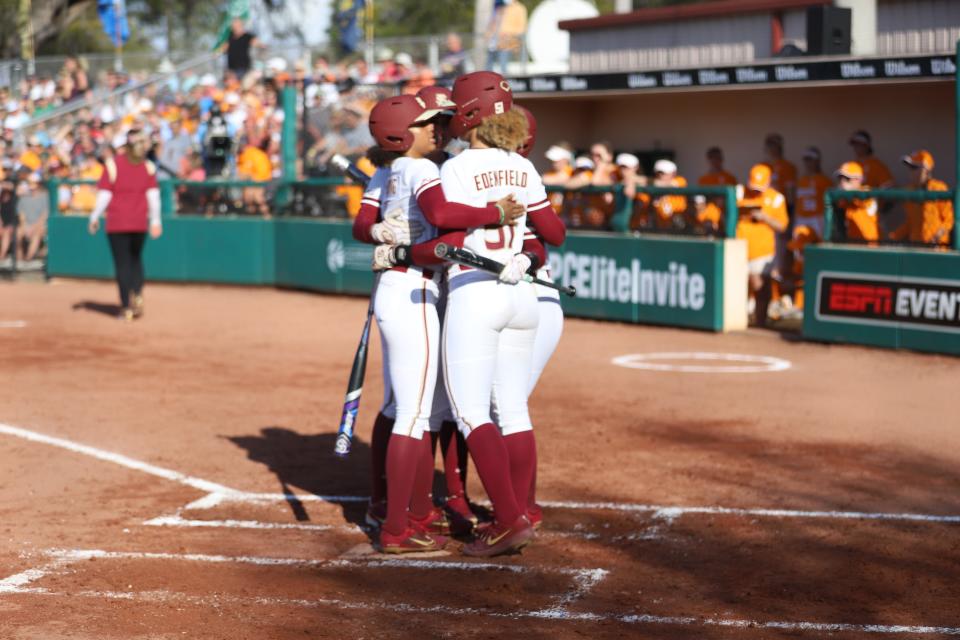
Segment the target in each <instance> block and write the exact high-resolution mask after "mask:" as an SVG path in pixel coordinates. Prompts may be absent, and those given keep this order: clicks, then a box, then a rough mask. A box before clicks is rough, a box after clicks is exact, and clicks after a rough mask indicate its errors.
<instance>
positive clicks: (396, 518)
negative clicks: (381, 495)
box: [383, 434, 423, 536]
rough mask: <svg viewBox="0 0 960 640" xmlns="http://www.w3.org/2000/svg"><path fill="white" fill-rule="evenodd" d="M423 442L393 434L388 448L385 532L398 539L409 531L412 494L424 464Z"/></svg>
mask: <svg viewBox="0 0 960 640" xmlns="http://www.w3.org/2000/svg"><path fill="white" fill-rule="evenodd" d="M422 450H423V441H422V440H415V439H413V438H411V437H409V436H400V435H397V434H393V435H392V436H390V444H389V445H388V446H387V519H386V521H385V522H384V523H383V530H384V531H386V532H387V533H389V534H391V535H395V536H398V535H400V534H402V533H403V532H404V531H405V530H406V529H407V509H408V507H409V506H410V494H411V493H413V483H414V479H415V476H416V473H417V466H418V465H419V464H420V459H421V457H422V456H421V455H420V454H421V451H422Z"/></svg>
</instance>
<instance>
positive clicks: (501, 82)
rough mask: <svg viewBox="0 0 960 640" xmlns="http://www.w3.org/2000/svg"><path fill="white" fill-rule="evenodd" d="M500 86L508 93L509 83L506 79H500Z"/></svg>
mask: <svg viewBox="0 0 960 640" xmlns="http://www.w3.org/2000/svg"><path fill="white" fill-rule="evenodd" d="M500 88H501V89H503V90H504V91H506V92H508V93H509V92H510V83H509V82H507V81H506V80H501V81H500Z"/></svg>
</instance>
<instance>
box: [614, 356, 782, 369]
mask: <svg viewBox="0 0 960 640" xmlns="http://www.w3.org/2000/svg"><path fill="white" fill-rule="evenodd" d="M655 360H705V361H713V362H717V361H719V362H743V363H746V364H739V365H716V366H706V365H684V364H663V363H658V362H653V361H655ZM610 363H611V364H613V365H616V366H618V367H625V368H627V369H644V370H647V371H674V372H679V373H766V372H775V371H786V370H787V369H789V368H790V367H792V366H793V365H792V363H791V362H790V361H789V360H784V359H783V358H775V357H773V356H755V355H750V354H741V353H712V352H705V351H681V352H669V353H628V354H626V355H622V356H617V357H616V358H613V359H612V360H611V361H610Z"/></svg>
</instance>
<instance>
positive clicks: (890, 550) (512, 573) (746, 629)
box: [0, 282, 960, 640]
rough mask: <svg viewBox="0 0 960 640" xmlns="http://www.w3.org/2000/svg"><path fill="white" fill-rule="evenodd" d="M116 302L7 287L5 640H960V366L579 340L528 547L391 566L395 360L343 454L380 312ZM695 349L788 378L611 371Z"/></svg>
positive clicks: (573, 329) (861, 352)
mask: <svg viewBox="0 0 960 640" xmlns="http://www.w3.org/2000/svg"><path fill="white" fill-rule="evenodd" d="M115 297H116V294H115V291H114V288H113V286H112V285H109V284H106V283H97V282H55V283H52V284H0V354H2V355H0V377H2V379H3V383H2V384H0V638H4V639H7V638H10V639H17V640H20V639H27V638H31V639H33V638H37V639H41V638H42V639H44V640H51V639H59V638H71V639H78V638H84V639H86V638H90V639H94V638H96V639H102V638H163V639H168V638H184V637H188V638H225V639H226V638H230V639H237V638H244V639H246V638H250V639H264V638H269V639H278V640H286V639H292V638H377V639H383V638H458V639H459V638H502V637H523V638H621V637H638V638H654V637H656V638H780V637H784V638H787V637H789V638H820V637H824V636H828V635H831V636H835V637H842V638H876V637H891V636H893V637H935V636H937V635H960V605H958V604H957V603H958V602H960V428H958V427H960V419H958V418H957V401H958V387H957V381H958V380H960V375H958V374H960V361H958V360H957V359H953V358H947V357H937V356H927V355H918V354H912V353H894V352H887V351H880V350H869V349H863V348H857V347H838V346H824V345H816V344H805V343H798V342H796V341H793V340H790V339H786V338H785V337H783V336H781V335H779V334H775V333H771V332H765V331H750V332H745V333H741V334H735V335H726V336H724V335H712V334H706V333H699V332H692V331H680V330H671V329H660V328H650V327H636V326H627V325H621V324H612V323H598V322H588V321H572V320H568V322H567V325H566V328H565V333H564V337H563V340H562V342H561V344H560V348H559V350H558V352H557V354H556V355H555V357H554V359H553V361H552V362H551V364H550V366H549V367H548V369H547V371H546V372H545V374H544V376H543V379H542V382H541V384H540V387H539V389H538V390H537V392H536V394H535V396H534V398H533V400H532V413H533V416H534V420H535V423H536V427H537V430H538V434H539V437H538V447H539V451H540V469H539V478H540V490H539V494H538V495H539V497H540V499H541V501H542V502H543V503H544V504H545V506H546V509H545V522H544V530H543V531H542V533H541V535H540V536H539V537H538V539H537V540H536V542H535V544H534V545H532V546H531V547H529V548H528V549H527V550H525V551H524V552H523V554H522V555H518V556H511V557H507V558H498V559H494V560H493V561H488V562H477V561H474V560H470V559H466V558H463V557H461V555H460V554H459V552H458V550H457V549H456V548H453V549H452V550H451V553H448V554H444V555H439V556H433V557H427V558H417V559H385V558H383V557H381V556H378V555H376V554H372V553H371V552H370V550H369V546H368V537H367V534H366V533H365V532H364V531H363V530H362V529H361V528H360V527H359V526H358V525H359V523H361V522H362V513H363V508H364V502H363V499H364V496H366V495H367V478H368V475H369V461H368V456H369V449H368V447H367V442H368V440H369V433H370V426H371V422H372V419H373V416H374V414H375V412H376V409H377V405H378V404H379V400H380V397H381V392H382V390H381V386H380V381H379V367H380V360H379V348H378V346H377V348H374V350H373V352H372V354H371V361H370V364H369V368H368V383H367V386H366V389H365V395H364V402H363V404H362V407H361V418H360V426H359V428H358V439H357V441H356V443H355V447H354V452H353V453H352V454H351V456H350V458H349V459H348V460H347V461H345V462H342V461H338V460H337V459H335V458H334V456H333V455H332V447H333V441H334V438H335V431H336V422H337V420H338V418H339V411H340V408H341V404H342V395H343V391H344V387H345V383H346V375H347V372H348V371H349V367H350V362H351V360H352V357H353V352H354V349H355V347H356V340H357V338H358V334H359V330H360V327H361V324H362V321H363V316H364V312H365V308H366V301H364V300H361V299H356V298H337V297H323V296H316V295H310V294H305V293H297V292H283V291H274V290H269V289H252V288H251V289H241V288H218V287H202V286H190V287H187V286H170V285H151V286H150V287H149V289H148V293H147V307H148V308H147V317H146V318H145V319H144V320H142V321H141V322H138V323H136V324H134V325H124V324H122V323H120V322H118V321H116V320H114V319H112V318H111V317H109V316H108V315H107V314H108V313H109V312H110V311H111V310H112V309H111V304H112V303H113V300H114V299H115ZM675 352H682V353H710V354H716V353H723V354H739V355H752V356H766V357H772V358H778V359H782V360H785V361H788V363H789V364H790V366H789V368H785V369H784V370H780V371H767V372H759V373H731V372H728V373H692V372H682V371H676V370H674V369H676V368H678V367H683V366H741V365H743V363H740V362H736V361H715V360H714V361H711V360H702V359H694V357H695V356H687V357H679V356H675V357H672V358H670V359H664V360H649V361H648V360H639V359H634V360H633V361H634V362H637V361H640V362H648V363H651V362H652V363H654V364H656V365H660V366H662V365H667V366H668V367H669V368H670V369H671V370H646V369H633V368H624V367H621V366H615V365H614V364H612V360H613V359H614V358H617V357H620V356H624V355H628V354H647V355H649V354H652V353H675ZM700 357H703V356H700ZM471 487H472V491H473V494H474V497H475V498H480V497H482V491H481V490H480V488H479V486H478V484H477V483H476V478H475V476H473V475H471Z"/></svg>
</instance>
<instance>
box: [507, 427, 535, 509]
mask: <svg viewBox="0 0 960 640" xmlns="http://www.w3.org/2000/svg"><path fill="white" fill-rule="evenodd" d="M503 443H504V444H505V445H506V446H507V452H508V453H509V454H510V481H511V482H512V483H513V493H514V495H515V496H516V498H517V504H518V505H519V506H520V508H521V509H523V510H524V511H526V510H527V505H528V500H529V496H530V487H531V485H532V484H533V478H534V474H535V473H536V470H537V442H536V440H535V439H534V436H533V431H521V432H519V433H511V434H510V435H508V436H504V437H503Z"/></svg>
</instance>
